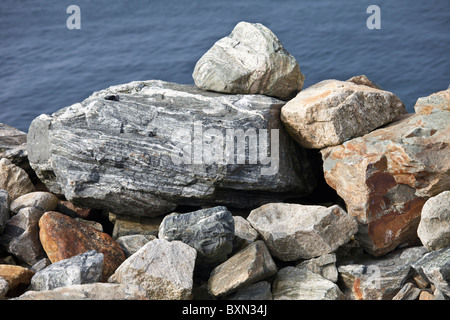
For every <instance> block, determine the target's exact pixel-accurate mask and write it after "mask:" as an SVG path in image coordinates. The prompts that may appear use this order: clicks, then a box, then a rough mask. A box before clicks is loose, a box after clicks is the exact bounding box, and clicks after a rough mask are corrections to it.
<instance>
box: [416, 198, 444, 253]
mask: <svg viewBox="0 0 450 320" xmlns="http://www.w3.org/2000/svg"><path fill="white" fill-rule="evenodd" d="M417 235H418V236H419V239H420V241H422V244H423V245H424V246H425V247H427V249H428V250H439V249H442V248H446V247H450V191H444V192H441V193H440V194H438V195H437V196H434V197H431V198H430V199H428V200H427V202H425V204H424V205H423V208H422V214H421V216H420V222H419V227H418V228H417Z"/></svg>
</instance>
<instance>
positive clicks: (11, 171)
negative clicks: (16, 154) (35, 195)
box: [0, 158, 35, 202]
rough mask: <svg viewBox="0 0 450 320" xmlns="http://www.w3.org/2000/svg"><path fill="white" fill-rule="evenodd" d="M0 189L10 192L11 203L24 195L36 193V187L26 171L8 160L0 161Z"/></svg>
mask: <svg viewBox="0 0 450 320" xmlns="http://www.w3.org/2000/svg"><path fill="white" fill-rule="evenodd" d="M0 189H3V190H6V191H7V192H8V195H9V201H10V202H13V201H14V200H16V199H17V198H18V197H20V196H22V195H24V194H27V193H30V192H33V191H35V187H34V185H33V183H32V182H31V180H30V178H29V176H28V174H27V173H26V172H25V170H23V169H22V168H20V167H18V166H16V165H15V164H13V163H12V162H11V161H10V160H8V159H6V158H2V159H1V160H0Z"/></svg>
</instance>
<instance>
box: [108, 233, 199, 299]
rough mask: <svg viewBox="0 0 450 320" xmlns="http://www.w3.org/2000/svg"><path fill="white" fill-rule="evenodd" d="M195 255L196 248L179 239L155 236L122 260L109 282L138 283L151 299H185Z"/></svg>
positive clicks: (187, 293)
mask: <svg viewBox="0 0 450 320" xmlns="http://www.w3.org/2000/svg"><path fill="white" fill-rule="evenodd" d="M196 257H197V251H196V250H195V249H194V248H192V247H190V246H188V245H187V244H185V243H183V242H181V241H167V240H163V239H155V240H152V241H150V242H148V243H147V244H145V245H144V246H143V247H142V248H141V249H139V250H138V251H137V252H136V253H134V254H133V255H132V256H130V257H129V258H128V259H127V260H125V261H124V262H123V263H122V264H121V265H120V266H119V267H118V268H117V269H116V271H115V273H114V274H113V275H112V276H111V277H110V278H109V279H108V282H110V283H122V284H128V285H139V286H141V287H142V288H143V289H144V290H145V291H146V292H147V295H148V296H149V297H150V299H156V300H188V299H191V298H192V287H193V273H194V265H195V258H196Z"/></svg>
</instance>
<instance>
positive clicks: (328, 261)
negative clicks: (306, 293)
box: [295, 253, 338, 283]
mask: <svg viewBox="0 0 450 320" xmlns="http://www.w3.org/2000/svg"><path fill="white" fill-rule="evenodd" d="M295 267H296V268H299V269H307V270H309V271H311V272H314V273H317V274H318V275H320V276H322V277H324V278H325V279H327V280H330V281H331V282H334V283H336V282H337V281H338V270H337V268H336V255H335V254H334V253H329V254H325V255H323V256H320V257H318V258H314V259H310V260H306V261H302V262H301V263H299V264H298V265H296V266H295Z"/></svg>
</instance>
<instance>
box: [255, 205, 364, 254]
mask: <svg viewBox="0 0 450 320" xmlns="http://www.w3.org/2000/svg"><path fill="white" fill-rule="evenodd" d="M247 220H248V221H249V222H250V223H251V224H252V226H253V228H255V229H256V230H257V231H258V232H259V234H260V235H261V238H262V239H263V240H264V242H265V243H266V245H267V248H268V249H269V251H270V253H271V254H272V255H273V256H275V257H277V258H278V259H280V260H283V261H295V260H298V259H310V258H314V257H318V256H321V255H324V254H327V253H331V252H334V251H335V250H336V249H337V248H338V247H339V246H340V245H342V244H344V243H346V242H348V241H349V240H350V237H351V236H352V235H353V234H355V233H356V232H357V231H358V227H357V223H356V221H355V219H353V217H351V216H350V215H348V214H347V213H346V212H345V211H344V210H342V209H341V208H340V207H339V206H337V205H334V206H332V207H329V208H327V207H323V206H308V205H300V204H289V203H269V204H266V205H263V206H261V207H259V208H257V209H254V210H252V211H251V212H250V214H249V216H248V217H247Z"/></svg>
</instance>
